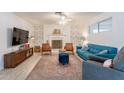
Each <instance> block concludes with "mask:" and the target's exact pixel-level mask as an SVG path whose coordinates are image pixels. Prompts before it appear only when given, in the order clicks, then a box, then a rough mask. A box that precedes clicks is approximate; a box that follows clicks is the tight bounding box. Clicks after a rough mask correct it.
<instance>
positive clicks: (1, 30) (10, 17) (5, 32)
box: [0, 12, 33, 69]
mask: <svg viewBox="0 0 124 93" xmlns="http://www.w3.org/2000/svg"><path fill="white" fill-rule="evenodd" d="M13 27H18V28H21V29H25V30H28V31H30V33H29V34H30V35H31V34H32V31H33V26H32V25H31V24H29V23H28V22H26V21H24V20H23V19H21V18H20V17H18V16H16V15H15V14H13V13H9V12H7V13H4V12H3V13H2V12H1V13H0V69H3V62H4V61H3V55H4V54H6V53H8V52H11V51H15V50H17V49H18V46H15V47H12V46H11V40H12V28H13Z"/></svg>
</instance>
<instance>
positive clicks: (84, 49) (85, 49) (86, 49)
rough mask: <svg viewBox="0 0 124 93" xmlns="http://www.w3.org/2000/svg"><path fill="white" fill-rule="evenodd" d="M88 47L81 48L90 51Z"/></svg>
mask: <svg viewBox="0 0 124 93" xmlns="http://www.w3.org/2000/svg"><path fill="white" fill-rule="evenodd" d="M88 49H89V48H88V47H83V48H82V49H81V50H83V51H88Z"/></svg>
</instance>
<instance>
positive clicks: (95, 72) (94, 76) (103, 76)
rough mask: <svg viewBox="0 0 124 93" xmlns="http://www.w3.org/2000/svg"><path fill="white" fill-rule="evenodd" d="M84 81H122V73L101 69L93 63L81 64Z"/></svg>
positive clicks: (110, 69)
mask: <svg viewBox="0 0 124 93" xmlns="http://www.w3.org/2000/svg"><path fill="white" fill-rule="evenodd" d="M83 79H84V80H124V72H121V71H118V70H115V69H112V68H107V67H102V66H99V65H97V64H94V63H88V62H83Z"/></svg>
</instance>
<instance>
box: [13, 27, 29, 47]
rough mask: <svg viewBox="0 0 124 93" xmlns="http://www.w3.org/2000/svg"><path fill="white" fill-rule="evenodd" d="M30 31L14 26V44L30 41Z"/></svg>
mask: <svg viewBox="0 0 124 93" xmlns="http://www.w3.org/2000/svg"><path fill="white" fill-rule="evenodd" d="M28 36H29V31H26V30H22V29H19V28H16V27H14V28H13V38H12V46H15V45H20V44H24V43H28Z"/></svg>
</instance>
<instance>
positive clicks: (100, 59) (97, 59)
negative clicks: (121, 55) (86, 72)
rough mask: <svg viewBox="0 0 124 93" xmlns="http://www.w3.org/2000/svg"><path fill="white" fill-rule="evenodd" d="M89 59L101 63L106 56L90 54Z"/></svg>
mask: <svg viewBox="0 0 124 93" xmlns="http://www.w3.org/2000/svg"><path fill="white" fill-rule="evenodd" d="M89 60H92V61H97V62H100V63H103V62H104V61H106V60H108V58H104V57H99V56H95V55H91V56H89Z"/></svg>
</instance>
